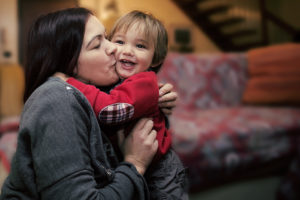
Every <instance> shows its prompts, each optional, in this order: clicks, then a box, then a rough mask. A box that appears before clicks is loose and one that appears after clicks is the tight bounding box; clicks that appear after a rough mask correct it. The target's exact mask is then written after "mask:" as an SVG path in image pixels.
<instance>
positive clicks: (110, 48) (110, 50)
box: [106, 40, 117, 55]
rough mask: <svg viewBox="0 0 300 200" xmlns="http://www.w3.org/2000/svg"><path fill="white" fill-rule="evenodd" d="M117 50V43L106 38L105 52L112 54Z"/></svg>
mask: <svg viewBox="0 0 300 200" xmlns="http://www.w3.org/2000/svg"><path fill="white" fill-rule="evenodd" d="M116 52H117V45H116V44H115V43H112V42H110V41H108V40H107V46H106V53H107V55H112V54H115V53H116Z"/></svg>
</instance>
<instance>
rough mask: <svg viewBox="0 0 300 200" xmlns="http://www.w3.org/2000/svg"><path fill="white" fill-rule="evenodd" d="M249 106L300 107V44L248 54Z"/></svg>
mask: <svg viewBox="0 0 300 200" xmlns="http://www.w3.org/2000/svg"><path fill="white" fill-rule="evenodd" d="M247 56H248V62H249V66H248V69H249V81H248V83H247V87H246V89H245V92H244V95H243V103H247V104H261V105H270V104H277V105H278V104H281V105H288V104H289V105H291V104H292V105H294V104H298V105H299V104H300V93H299V91H300V44H296V43H286V44H277V45H272V46H268V47H261V48H255V49H252V50H250V51H248V52H247Z"/></svg>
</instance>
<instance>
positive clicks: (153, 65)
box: [150, 62, 162, 68]
mask: <svg viewBox="0 0 300 200" xmlns="http://www.w3.org/2000/svg"><path fill="white" fill-rule="evenodd" d="M161 63H162V62H158V63H155V64H151V65H150V68H156V67H158V66H160V65H161Z"/></svg>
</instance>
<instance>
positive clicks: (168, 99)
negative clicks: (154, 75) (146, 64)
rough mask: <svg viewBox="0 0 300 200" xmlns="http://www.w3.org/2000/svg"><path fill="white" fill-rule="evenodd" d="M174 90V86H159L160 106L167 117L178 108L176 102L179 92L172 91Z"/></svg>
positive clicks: (167, 84)
mask: <svg viewBox="0 0 300 200" xmlns="http://www.w3.org/2000/svg"><path fill="white" fill-rule="evenodd" d="M172 89H173V85H172V84H169V83H166V84H162V83H160V84H159V99H158V106H159V107H160V109H161V110H162V111H163V113H164V114H165V115H170V114H172V111H173V108H175V107H176V100H177V97H178V95H177V92H174V91H172Z"/></svg>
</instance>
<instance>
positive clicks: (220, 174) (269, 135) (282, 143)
mask: <svg viewBox="0 0 300 200" xmlns="http://www.w3.org/2000/svg"><path fill="white" fill-rule="evenodd" d="M170 124H171V129H172V133H173V134H172V135H173V148H174V149H175V150H176V152H177V153H178V154H179V156H180V157H181V159H182V161H183V162H184V164H185V165H187V166H188V167H189V172H190V174H189V176H190V181H191V186H192V187H193V188H198V189H199V188H201V187H203V186H204V185H205V184H208V183H212V182H214V183H217V182H218V181H220V180H223V179H224V177H226V176H227V177H230V176H236V175H238V173H239V172H241V171H243V170H244V172H245V171H246V173H247V170H249V168H252V169H255V168H257V169H259V168H261V166H264V165H266V164H268V163H270V162H273V161H274V160H275V161H276V160H278V159H281V158H285V157H289V156H291V155H292V154H294V150H295V148H296V147H297V146H298V145H299V144H298V143H297V140H296V138H297V137H299V136H297V134H296V133H299V130H300V109H295V108H268V107H234V108H221V109H210V110H195V111H193V112H190V113H188V112H186V111H184V110H182V109H180V108H178V109H176V111H175V113H174V114H173V115H172V116H171V117H170ZM249 172H250V171H249ZM193 188H192V189H193Z"/></svg>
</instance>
